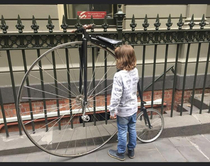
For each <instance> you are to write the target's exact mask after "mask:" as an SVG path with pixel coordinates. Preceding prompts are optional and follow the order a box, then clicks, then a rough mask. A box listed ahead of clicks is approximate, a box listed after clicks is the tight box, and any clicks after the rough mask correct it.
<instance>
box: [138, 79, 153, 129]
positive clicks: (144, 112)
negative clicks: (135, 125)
mask: <svg viewBox="0 0 210 166" xmlns="http://www.w3.org/2000/svg"><path fill="white" fill-rule="evenodd" d="M137 88H138V92H139V96H140V99H141V111H143V116H144V123H145V125H146V126H148V127H149V129H151V128H152V125H151V123H150V120H149V116H148V114H147V110H146V108H145V106H144V101H143V98H142V95H141V89H140V81H138V83H137Z"/></svg>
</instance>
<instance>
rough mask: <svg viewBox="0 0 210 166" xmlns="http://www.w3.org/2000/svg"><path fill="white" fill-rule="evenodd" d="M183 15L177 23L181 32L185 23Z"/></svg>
mask: <svg viewBox="0 0 210 166" xmlns="http://www.w3.org/2000/svg"><path fill="white" fill-rule="evenodd" d="M182 20H183V19H182V14H180V17H179V22H178V23H177V25H178V27H179V30H181V29H182V26H183V25H184V22H183V21H182Z"/></svg>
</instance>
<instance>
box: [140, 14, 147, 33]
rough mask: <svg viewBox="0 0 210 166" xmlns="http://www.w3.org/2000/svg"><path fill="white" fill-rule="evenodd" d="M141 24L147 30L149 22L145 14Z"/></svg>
mask: <svg viewBox="0 0 210 166" xmlns="http://www.w3.org/2000/svg"><path fill="white" fill-rule="evenodd" d="M142 26H143V27H144V30H145V31H146V30H147V27H149V23H148V19H147V14H146V15H145V18H144V23H143V24H142Z"/></svg>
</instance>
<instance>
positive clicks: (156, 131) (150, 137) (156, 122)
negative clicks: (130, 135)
mask: <svg viewBox="0 0 210 166" xmlns="http://www.w3.org/2000/svg"><path fill="white" fill-rule="evenodd" d="M147 114H148V117H149V120H150V123H151V125H152V128H151V129H149V127H148V125H146V124H145V119H144V114H143V112H142V111H141V112H140V113H138V115H137V121H136V132H137V139H138V140H139V141H141V142H145V143H148V142H153V141H155V140H156V139H157V138H158V137H159V136H160V134H161V133H162V131H163V128H164V118H163V116H162V115H161V113H160V112H159V111H158V110H155V109H153V108H149V109H147Z"/></svg>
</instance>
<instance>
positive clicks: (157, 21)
mask: <svg viewBox="0 0 210 166" xmlns="http://www.w3.org/2000/svg"><path fill="white" fill-rule="evenodd" d="M154 25H155V30H158V29H159V27H160V25H161V23H160V20H159V14H157V18H156V22H155V23H154Z"/></svg>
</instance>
